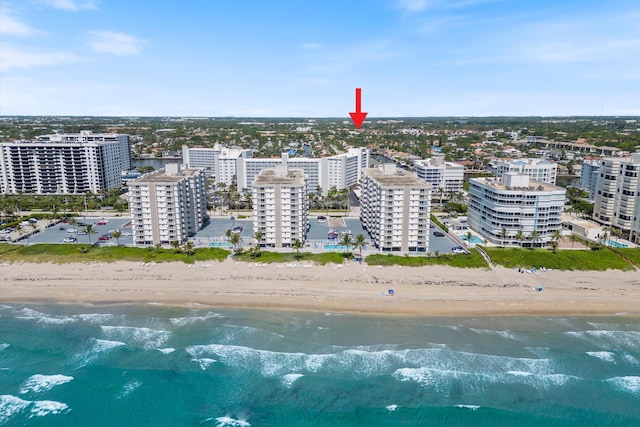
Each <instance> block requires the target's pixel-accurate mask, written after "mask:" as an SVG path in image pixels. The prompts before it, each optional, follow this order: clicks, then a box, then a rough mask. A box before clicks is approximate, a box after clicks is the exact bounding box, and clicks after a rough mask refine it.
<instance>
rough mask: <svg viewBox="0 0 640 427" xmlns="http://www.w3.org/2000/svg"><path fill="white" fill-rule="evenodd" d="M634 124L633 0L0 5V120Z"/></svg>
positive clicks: (637, 41) (638, 104) (637, 91)
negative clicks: (568, 119) (597, 119)
mask: <svg viewBox="0 0 640 427" xmlns="http://www.w3.org/2000/svg"><path fill="white" fill-rule="evenodd" d="M356 87H361V88H362V98H363V99H362V109H363V110H364V111H367V112H369V117H370V118H374V117H394V116H450V115H453V116H491V115H504V116H522V115H543V116H549V115H600V114H604V115H640V2H638V1H637V0H628V1H627V0H610V1H607V2H603V1H601V0H600V1H590V0H554V1H547V0H537V1H528V0H451V1H447V0H353V1H347V0H341V1H335V0H322V1H293V0H289V1H285V0H277V1H273V0H244V1H243V0H234V1H222V0H186V1H177V0H176V1H171V0H165V1H157V0H154V1H151V0H135V1H132V0H8V1H5V0H0V115H118V116H239V117H343V116H344V117H346V118H348V112H350V111H353V110H354V91H355V88H356Z"/></svg>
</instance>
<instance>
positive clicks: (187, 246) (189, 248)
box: [183, 240, 194, 255]
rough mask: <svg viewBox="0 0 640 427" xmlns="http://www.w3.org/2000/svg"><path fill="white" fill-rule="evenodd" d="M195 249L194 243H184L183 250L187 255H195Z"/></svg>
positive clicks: (189, 241) (188, 241)
mask: <svg viewBox="0 0 640 427" xmlns="http://www.w3.org/2000/svg"><path fill="white" fill-rule="evenodd" d="M193 248H194V246H193V242H192V241H191V240H187V241H186V242H184V246H183V249H184V251H185V252H186V253H187V255H193V254H194V250H193Z"/></svg>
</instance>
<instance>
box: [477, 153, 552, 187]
mask: <svg viewBox="0 0 640 427" xmlns="http://www.w3.org/2000/svg"><path fill="white" fill-rule="evenodd" d="M487 171H489V172H492V173H493V174H494V175H495V176H496V177H497V178H502V175H504V174H507V173H515V174H519V175H527V176H528V177H529V178H530V179H531V180H532V181H538V182H546V183H547V184H552V185H555V184H556V177H557V176H558V164H557V163H555V162H551V161H549V160H546V159H518V160H493V161H491V162H489V165H488V166H487Z"/></svg>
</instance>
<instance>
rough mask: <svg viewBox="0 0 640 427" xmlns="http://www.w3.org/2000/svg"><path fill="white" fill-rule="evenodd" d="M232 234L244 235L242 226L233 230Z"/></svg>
mask: <svg viewBox="0 0 640 427" xmlns="http://www.w3.org/2000/svg"><path fill="white" fill-rule="evenodd" d="M231 232H232V233H233V234H240V233H242V227H241V226H237V227H234V228H233V230H231Z"/></svg>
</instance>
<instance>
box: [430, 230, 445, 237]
mask: <svg viewBox="0 0 640 427" xmlns="http://www.w3.org/2000/svg"><path fill="white" fill-rule="evenodd" d="M433 235H434V236H437V237H444V233H443V232H442V231H434V232H433Z"/></svg>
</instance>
